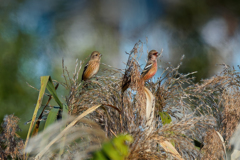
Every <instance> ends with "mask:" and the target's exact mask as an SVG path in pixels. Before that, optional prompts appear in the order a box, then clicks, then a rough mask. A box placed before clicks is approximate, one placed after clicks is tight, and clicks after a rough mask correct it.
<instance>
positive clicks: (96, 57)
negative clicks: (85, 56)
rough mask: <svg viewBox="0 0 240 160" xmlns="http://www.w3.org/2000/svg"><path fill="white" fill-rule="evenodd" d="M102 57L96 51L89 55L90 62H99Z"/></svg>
mask: <svg viewBox="0 0 240 160" xmlns="http://www.w3.org/2000/svg"><path fill="white" fill-rule="evenodd" d="M101 57H102V55H101V54H100V53H99V52H98V51H93V52H92V54H91V60H100V59H101Z"/></svg>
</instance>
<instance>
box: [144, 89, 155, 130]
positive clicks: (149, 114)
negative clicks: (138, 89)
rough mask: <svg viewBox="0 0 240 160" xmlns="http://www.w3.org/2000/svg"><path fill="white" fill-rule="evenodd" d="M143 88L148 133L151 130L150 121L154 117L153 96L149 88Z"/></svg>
mask: <svg viewBox="0 0 240 160" xmlns="http://www.w3.org/2000/svg"><path fill="white" fill-rule="evenodd" d="M143 88H144V93H145V95H146V119H147V124H146V125H147V126H149V127H150V128H149V130H148V133H147V134H150V133H151V131H152V130H153V125H152V122H153V118H154V108H155V98H154V96H153V94H152V93H151V91H150V90H149V89H147V88H146V87H143Z"/></svg>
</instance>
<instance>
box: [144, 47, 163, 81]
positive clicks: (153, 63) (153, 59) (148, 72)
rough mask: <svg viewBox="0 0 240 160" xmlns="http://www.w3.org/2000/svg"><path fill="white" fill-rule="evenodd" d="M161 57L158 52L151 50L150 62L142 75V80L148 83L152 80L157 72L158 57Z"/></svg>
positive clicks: (149, 54)
mask: <svg viewBox="0 0 240 160" xmlns="http://www.w3.org/2000/svg"><path fill="white" fill-rule="evenodd" d="M158 56H159V54H158V52H157V51H156V50H151V51H150V52H149V53H148V61H147V64H146V66H145V67H144V69H143V71H142V73H141V80H142V81H147V80H149V79H150V78H152V77H153V76H154V75H155V74H156V72H157V57H158Z"/></svg>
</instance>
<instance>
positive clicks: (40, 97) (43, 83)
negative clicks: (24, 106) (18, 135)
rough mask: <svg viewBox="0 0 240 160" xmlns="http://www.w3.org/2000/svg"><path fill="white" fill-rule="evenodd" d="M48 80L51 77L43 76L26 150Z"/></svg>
mask: <svg viewBox="0 0 240 160" xmlns="http://www.w3.org/2000/svg"><path fill="white" fill-rule="evenodd" d="M48 79H49V76H42V77H41V88H40V91H39V95H38V100H37V104H36V107H35V110H34V112H33V116H32V121H31V124H30V126H29V129H28V134H27V138H26V141H25V145H24V150H25V148H26V147H27V144H28V140H29V136H30V134H31V131H32V128H33V125H34V122H35V119H36V116H37V113H38V110H39V108H40V107H41V104H42V100H43V96H44V93H45V89H46V86H47V83H48ZM24 156H25V151H24ZM24 158H25V157H24Z"/></svg>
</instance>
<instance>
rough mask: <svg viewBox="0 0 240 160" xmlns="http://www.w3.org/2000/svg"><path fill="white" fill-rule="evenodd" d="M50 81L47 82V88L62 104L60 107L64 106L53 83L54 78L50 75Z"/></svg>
mask: <svg viewBox="0 0 240 160" xmlns="http://www.w3.org/2000/svg"><path fill="white" fill-rule="evenodd" d="M48 77H49V79H48V83H47V89H48V91H49V93H50V94H51V95H52V96H53V98H54V99H55V101H56V102H57V104H58V105H59V106H60V108H61V109H62V108H63V105H62V102H61V101H60V100H59V98H58V96H57V92H56V90H55V87H54V85H53V82H52V78H51V77H50V76H48Z"/></svg>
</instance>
